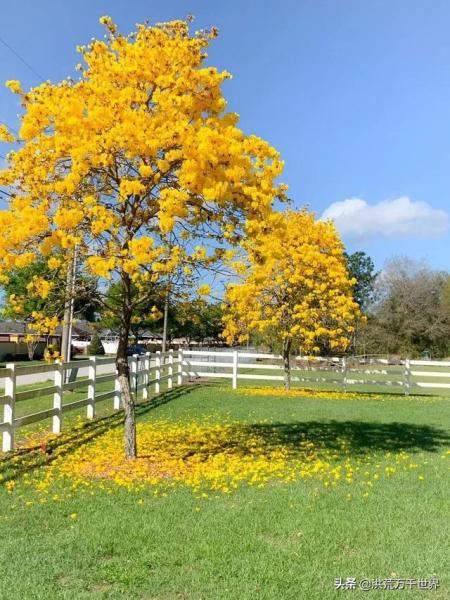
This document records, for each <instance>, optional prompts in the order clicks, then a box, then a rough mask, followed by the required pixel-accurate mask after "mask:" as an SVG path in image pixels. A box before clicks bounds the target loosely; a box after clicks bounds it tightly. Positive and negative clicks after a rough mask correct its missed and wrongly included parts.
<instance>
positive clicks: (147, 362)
mask: <svg viewBox="0 0 450 600" xmlns="http://www.w3.org/2000/svg"><path fill="white" fill-rule="evenodd" d="M150 357H151V354H150V352H146V353H145V358H144V371H143V373H142V380H143V381H142V383H143V384H144V386H143V388H142V398H143V400H148V380H149V373H150V360H151V358H150Z"/></svg>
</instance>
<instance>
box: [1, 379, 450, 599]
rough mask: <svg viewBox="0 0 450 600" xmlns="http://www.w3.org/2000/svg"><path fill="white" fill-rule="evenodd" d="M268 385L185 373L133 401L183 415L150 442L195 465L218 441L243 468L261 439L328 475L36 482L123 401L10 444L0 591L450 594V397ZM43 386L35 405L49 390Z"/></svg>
mask: <svg viewBox="0 0 450 600" xmlns="http://www.w3.org/2000/svg"><path fill="white" fill-rule="evenodd" d="M82 392H83V391H77V393H82ZM267 393H269V394H272V395H262V396H258V395H248V394H247V393H244V392H243V391H239V390H238V391H237V392H232V391H231V390H230V389H229V388H228V387H225V386H220V385H215V384H211V385H198V386H190V387H189V386H187V387H185V388H181V389H175V390H173V391H172V392H167V393H164V394H162V395H161V396H159V397H158V398H157V399H155V400H153V401H152V402H151V403H148V404H141V405H140V406H139V408H138V414H139V416H138V423H139V427H140V428H142V431H146V432H148V434H149V435H151V434H153V433H155V432H156V433H157V432H158V430H161V431H169V432H170V427H171V426H172V424H173V427H174V428H178V429H177V430H176V431H178V433H176V434H174V435H176V436H178V437H180V438H182V441H181V442H180V443H178V441H177V438H176V437H175V438H173V440H175V441H173V440H172V438H171V439H170V440H166V441H165V439H164V435H162V437H161V441H160V443H161V444H163V445H164V444H166V446H164V447H165V448H167V452H168V454H170V453H171V451H172V448H173V452H174V453H175V452H177V451H178V449H179V447H181V446H182V448H183V452H184V454H183V456H184V458H183V460H184V462H186V461H189V460H193V459H196V463H195V464H197V465H200V466H201V465H202V464H203V463H207V460H208V459H211V457H212V458H214V456H213V455H215V456H216V457H217V456H219V455H221V454H223V453H225V455H226V456H230V457H231V458H230V462H232V463H233V465H234V466H233V468H235V469H236V468H237V469H238V468H239V459H240V460H241V461H242V468H243V470H244V469H246V468H247V469H248V468H249V467H248V464H250V463H251V460H252V459H253V458H255V460H257V459H258V458H260V457H259V456H258V453H260V454H261V456H262V455H264V456H263V458H265V459H267V457H270V460H266V463H267V465H266V466H267V468H270V466H271V461H272V460H275V459H274V458H273V457H274V456H276V455H278V453H279V454H280V456H282V457H283V460H287V461H290V460H293V461H298V463H299V464H301V463H302V461H303V460H305V461H310V462H311V461H312V462H311V464H316V463H315V462H314V461H316V458H314V457H315V456H316V457H318V458H317V460H321V461H322V463H321V464H327V465H329V466H327V467H325V472H326V474H325V475H324V476H322V475H320V476H319V475H317V476H316V475H315V474H309V475H308V476H305V477H297V478H293V479H292V481H289V480H276V479H274V480H270V478H269V479H267V480H265V481H262V482H261V481H260V480H259V481H256V482H255V483H254V484H250V483H249V482H248V481H246V480H244V479H243V480H242V482H240V483H238V484H237V485H236V487H233V486H231V489H230V490H228V491H227V492H226V493H224V492H223V490H215V491H212V492H211V490H210V489H208V485H206V484H205V485H203V484H202V485H200V487H198V486H197V487H195V488H193V487H192V486H191V485H187V484H185V483H183V482H180V483H177V484H174V485H172V482H171V481H170V480H168V481H167V485H166V484H165V483H162V484H158V485H155V486H153V485H147V484H146V485H142V484H137V485H132V486H130V485H125V486H124V485H116V484H115V483H112V482H111V483H107V484H104V482H103V481H101V482H100V483H96V482H94V483H92V482H91V481H90V480H89V481H86V483H87V485H84V483H83V481H82V480H80V479H78V480H77V482H76V485H73V482H72V481H71V479H70V478H66V479H64V478H61V480H58V478H57V477H56V478H54V479H53V480H52V482H51V485H50V487H49V488H48V489H46V490H45V491H44V492H43V491H39V489H37V486H36V484H35V482H36V481H40V480H45V477H46V473H48V472H50V470H51V469H52V465H53V466H54V464H56V461H55V462H53V461H54V458H55V457H56V456H57V455H58V454H59V453H61V454H60V458H59V459H58V460H63V461H66V460H67V461H70V460H71V456H74V455H75V454H76V453H78V454H77V455H79V456H83V454H85V455H86V456H90V455H89V451H90V450H89V449H90V448H92V447H93V446H92V445H93V444H97V446H98V448H99V449H100V450H101V448H102V444H103V442H102V440H103V439H105V438H104V435H105V432H106V433H107V432H112V435H115V432H116V433H117V436H119V437H121V415H120V414H116V415H113V414H107V412H108V409H107V408H105V409H104V411H105V412H104V413H103V414H104V416H103V417H102V418H99V419H97V420H95V421H94V422H91V423H86V424H85V425H84V426H83V427H82V428H81V429H79V430H76V431H74V432H73V433H72V434H69V435H66V436H65V437H64V439H63V438H61V442H59V441H58V440H55V441H51V442H49V443H48V445H47V446H46V447H45V448H42V447H41V446H40V444H39V443H37V444H36V446H35V447H32V448H30V449H29V450H24V449H23V450H20V451H18V453H17V454H16V455H13V456H9V457H5V459H4V461H3V467H2V471H1V473H2V477H3V480H4V482H5V488H3V489H2V490H1V492H0V573H1V576H0V598H8V600H14V599H17V600H19V599H20V600H33V599H43V600H49V599H51V600H59V599H88V598H89V599H90V598H93V599H103V598H108V599H109V598H111V599H126V600H131V599H133V600H134V599H138V600H139V599H142V600H144V599H145V600H150V599H153V600H157V599H158V600H159V599H161V600H162V599H167V600H169V599H170V600H172V599H183V600H184V599H196V600H199V599H203V600H207V599H208V600H209V599H214V600H216V599H233V600H234V599H236V600H238V599H239V600H250V599H252V600H253V599H271V600H272V599H273V600H275V599H276V600H279V599H281V600H283V599H295V600H297V599H301V600H303V599H305V600H327V599H329V598H338V597H340V596H347V594H350V596H351V597H352V598H365V597H366V596H367V595H369V596H373V597H375V598H377V599H378V598H380V599H382V598H383V599H384V598H397V597H398V598H405V599H406V598H422V597H430V598H434V599H440V600H443V599H448V598H450V573H449V567H448V539H449V537H448V536H449V522H450V519H449V517H450V514H449V512H450V511H449V501H448V496H449V494H448V490H449V485H448V483H449V481H448V454H447V452H448V449H449V446H450V436H449V433H448V432H449V424H450V402H449V400H448V399H446V398H437V397H434V398H426V397H411V398H403V397H401V396H398V397H393V396H384V397H383V399H372V398H371V397H370V396H364V395H361V397H360V398H359V399H354V398H353V397H352V398H351V399H350V398H348V399H339V398H333V399H327V398H326V397H325V398H322V397H320V398H317V397H316V398H314V397H313V393H311V397H303V396H301V397H285V396H283V395H282V394H281V393H280V394H278V393H277V392H276V391H272V392H270V391H269V392H267ZM38 402H39V408H40V409H41V408H42V407H41V403H43V402H45V399H39V401H38ZM103 404H104V405H108V407H109V406H110V404H112V400H108V401H106V402H105V403H103ZM109 412H111V411H109ZM196 423H199V424H202V427H204V428H206V429H204V431H206V432H207V436H208V442H207V443H206V442H205V446H202V443H201V441H202V440H200V441H199V440H198V439H197V438H193V437H189V436H191V435H192V431H193V424H194V425H195V424H196ZM69 424H70V423H69ZM214 424H217V425H221V426H224V427H228V429H226V430H225V437H226V440H225V441H224V437H223V436H222V437H220V439H219V438H215V437H214V436H215V435H216V434H215V433H214V429H213V428H212V429H211V432H212V433H211V434H210V433H208V432H209V429H208V427H210V426H211V425H214ZM180 426H181V428H180ZM184 427H185V429H186V432H189V435H188V434H186V436H187V437H186V438H184V437H183V433H182V431H183V428H184ZM164 428H165V429H164ZM180 431H181V433H180ZM202 431H203V430H202ZM25 433H26V432H25ZM107 434H108V433H107ZM227 436H228V437H227ZM255 440H256V441H255ZM105 443H106V442H105ZM58 444H60V445H58ZM180 444H181V446H180ZM189 444H191V448H192V449H191V450H190V446H189ZM252 444H254V445H252ZM97 446H96V447H97ZM305 448H306V449H307V450H305ZM156 450H157V448H156ZM142 453H143V454H145V452H144V450H143V451H142ZM249 455H251V456H249ZM313 455H314V456H313ZM93 456H94V458H93V460H94V461H95V453H94V454H93ZM61 457H62V458H61ZM168 459H170V456H169V457H168ZM197 459H198V460H197ZM322 459H323V460H322ZM142 460H144V461H145V460H146V459H145V458H144V459H142ZM148 460H150V458H148ZM249 460H250V463H249V462H248V461H249ZM233 461H234V462H233ZM324 461H325V462H324ZM193 464H194V463H193ZM236 465H237V466H236ZM245 465H247V466H245ZM349 465H351V467H349ZM338 467H339V469H341V471H340V472H342V474H344V473H345V472H346V470H347V471H348V469H349V468H351V469H352V470H353V471H354V475H352V477H351V481H347V480H348V477H347V478H346V477H344V476H342V477H341V478H340V479H337V478H335V477H334V475H333V473H335V472H336V471H339V469H338ZM8 482H13V483H8ZM13 486H14V487H13ZM7 487H9V488H12V489H10V491H8V490H7ZM337 577H342V578H346V577H356V578H357V579H358V580H359V579H362V578H369V579H375V578H382V579H384V578H389V577H403V578H413V579H416V578H417V579H419V578H431V577H437V578H439V579H440V582H441V587H440V588H439V589H438V590H434V591H427V592H424V591H418V590H417V589H415V590H414V589H413V590H411V591H408V590H404V591H401V592H400V591H398V592H397V591H382V590H379V591H373V592H363V591H360V590H355V591H352V592H351V593H350V592H347V591H336V590H335V589H334V579H335V578H337Z"/></svg>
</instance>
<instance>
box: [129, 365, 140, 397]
mask: <svg viewBox="0 0 450 600" xmlns="http://www.w3.org/2000/svg"><path fill="white" fill-rule="evenodd" d="M138 360H139V359H138V355H137V354H133V356H132V357H131V387H132V390H131V393H132V394H134V400H135V402H137V397H138V382H139V379H138V377H139V374H138V367H139V364H138Z"/></svg>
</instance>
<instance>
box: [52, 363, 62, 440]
mask: <svg viewBox="0 0 450 600" xmlns="http://www.w3.org/2000/svg"><path fill="white" fill-rule="evenodd" d="M63 382H64V365H63V363H62V362H61V361H60V360H58V361H56V363H55V373H54V385H55V387H56V388H57V390H56V391H55V392H54V394H53V408H54V410H55V411H56V414H54V415H53V418H52V432H53V433H61V428H62V400H63Z"/></svg>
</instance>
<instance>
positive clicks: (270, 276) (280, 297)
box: [224, 210, 359, 389]
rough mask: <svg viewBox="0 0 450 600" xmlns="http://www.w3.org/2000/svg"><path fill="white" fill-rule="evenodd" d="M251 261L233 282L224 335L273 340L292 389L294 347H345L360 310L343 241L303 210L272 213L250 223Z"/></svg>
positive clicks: (248, 246) (307, 349) (326, 224)
mask: <svg viewBox="0 0 450 600" xmlns="http://www.w3.org/2000/svg"><path fill="white" fill-rule="evenodd" d="M248 236H249V237H248V240H247V242H246V244H245V246H246V250H247V258H248V261H247V263H246V264H244V263H241V264H240V268H238V271H240V273H241V281H240V282H238V283H233V284H230V285H229V286H228V289H227V293H226V313H225V316H224V322H225V330H224V335H225V337H226V338H227V339H228V341H229V342H230V343H232V342H233V341H235V340H237V341H245V340H248V338H249V335H250V334H251V333H252V332H254V333H257V334H259V335H260V336H262V337H263V338H264V337H265V338H269V339H271V340H276V342H277V344H278V345H279V347H280V348H281V350H282V355H283V360H284V373H285V387H286V389H289V387H290V379H291V376H290V354H291V351H292V350H293V349H300V350H301V351H302V352H308V353H318V352H319V349H320V345H321V344H325V343H327V344H328V345H329V347H330V348H335V349H345V348H346V347H347V346H348V343H349V339H350V337H351V334H352V332H353V330H354V326H353V322H354V320H355V318H356V317H357V315H358V314H359V309H358V305H357V304H356V303H355V302H354V300H353V296H352V287H353V284H354V280H351V279H350V278H349V276H348V273H347V268H346V261H345V257H344V254H343V245H342V242H341V240H340V239H339V236H338V234H337V232H336V230H335V228H334V226H333V224H332V223H330V222H320V221H316V220H315V219H314V215H313V214H312V213H310V212H308V211H306V210H300V211H293V210H287V211H286V212H285V213H274V214H273V216H272V218H271V219H269V220H267V222H265V223H251V224H249V226H248Z"/></svg>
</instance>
